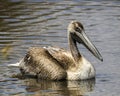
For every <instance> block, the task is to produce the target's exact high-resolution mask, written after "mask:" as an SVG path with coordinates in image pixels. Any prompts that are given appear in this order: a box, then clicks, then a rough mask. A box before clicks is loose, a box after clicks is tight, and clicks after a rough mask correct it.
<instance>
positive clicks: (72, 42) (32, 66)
mask: <svg viewBox="0 0 120 96" xmlns="http://www.w3.org/2000/svg"><path fill="white" fill-rule="evenodd" d="M67 30H68V41H69V48H70V52H69V51H66V50H65V49H62V48H57V47H43V48H40V47H32V48H30V49H29V50H28V52H27V54H26V55H25V57H24V58H23V59H22V60H21V61H20V62H19V63H17V64H18V65H19V67H20V71H21V73H22V75H26V74H29V75H33V76H37V78H38V79H48V80H62V79H66V80H85V79H91V78H95V68H94V66H93V65H92V64H91V63H90V62H89V61H88V60H87V59H85V57H84V56H83V55H82V54H81V53H80V51H79V50H78V47H77V44H78V43H79V44H83V45H84V46H85V47H86V48H87V49H88V50H89V51H90V52H91V53H92V54H93V55H94V56H95V57H97V58H98V59H99V60H101V61H103V58H102V56H101V54H100V53H99V51H98V50H97V48H96V47H95V46H94V45H93V44H92V42H91V41H90V40H89V38H88V37H87V35H86V33H85V30H84V27H83V25H82V24H81V23H80V22H78V21H72V22H70V24H69V25H68V29H67Z"/></svg>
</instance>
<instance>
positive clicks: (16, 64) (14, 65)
mask: <svg viewBox="0 0 120 96" xmlns="http://www.w3.org/2000/svg"><path fill="white" fill-rule="evenodd" d="M19 65H20V62H17V63H14V64H9V65H8V66H13V67H19Z"/></svg>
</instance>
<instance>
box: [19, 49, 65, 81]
mask: <svg viewBox="0 0 120 96" xmlns="http://www.w3.org/2000/svg"><path fill="white" fill-rule="evenodd" d="M20 69H21V71H22V73H25V74H26V73H28V74H30V75H37V76H38V77H39V78H43V79H51V80H56V79H57V80H59V79H65V78H66V71H65V70H64V69H63V67H61V65H60V64H59V62H58V61H57V60H56V59H55V58H53V56H52V55H51V54H50V53H49V52H48V50H47V49H45V48H39V47H32V48H30V49H29V51H28V52H27V54H26V56H25V57H24V58H23V59H22V60H21V63H20Z"/></svg>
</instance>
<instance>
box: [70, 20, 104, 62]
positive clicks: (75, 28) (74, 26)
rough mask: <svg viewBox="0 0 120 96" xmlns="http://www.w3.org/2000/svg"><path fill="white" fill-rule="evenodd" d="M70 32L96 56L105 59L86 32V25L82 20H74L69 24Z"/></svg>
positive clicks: (74, 38)
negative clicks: (84, 25)
mask: <svg viewBox="0 0 120 96" xmlns="http://www.w3.org/2000/svg"><path fill="white" fill-rule="evenodd" d="M68 32H69V34H70V35H71V37H72V39H73V40H74V41H77V42H78V43H80V44H83V45H84V46H85V47H86V48H87V49H88V50H89V51H90V52H91V53H92V54H93V55H94V56H95V57H97V58H98V59H99V60H101V61H103V58H102V56H101V54H100V53H99V51H98V50H97V48H96V47H95V46H94V44H92V42H91V41H90V39H89V38H88V37H87V35H86V34H85V31H84V27H83V25H82V24H81V23H80V22H77V21H72V22H71V23H70V24H69V25H68Z"/></svg>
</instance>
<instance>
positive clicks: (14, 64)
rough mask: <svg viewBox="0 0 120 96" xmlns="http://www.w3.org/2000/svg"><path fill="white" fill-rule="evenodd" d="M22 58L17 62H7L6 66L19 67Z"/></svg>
mask: <svg viewBox="0 0 120 96" xmlns="http://www.w3.org/2000/svg"><path fill="white" fill-rule="evenodd" d="M23 60H24V59H21V60H20V61H19V62H17V63H13V64H9V65H8V66H13V67H19V66H20V64H21V63H23Z"/></svg>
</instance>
